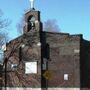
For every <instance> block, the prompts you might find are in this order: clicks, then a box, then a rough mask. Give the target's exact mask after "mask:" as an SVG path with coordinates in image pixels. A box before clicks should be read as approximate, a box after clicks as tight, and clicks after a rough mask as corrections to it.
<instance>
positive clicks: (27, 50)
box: [3, 32, 41, 88]
mask: <svg viewBox="0 0 90 90" xmlns="http://www.w3.org/2000/svg"><path fill="white" fill-rule="evenodd" d="M38 42H40V38H39V33H38V32H33V33H32V32H29V33H27V34H24V35H22V36H20V37H18V38H17V39H15V40H13V41H11V42H10V43H9V44H7V50H6V52H5V58H7V73H6V75H7V77H6V78H5V77H3V78H4V82H3V83H4V86H5V84H6V86H7V87H31V88H40V87H41V59H40V58H41V53H40V52H41V48H40V47H39V46H38V45H37V44H38ZM26 62H37V64H38V65H37V68H38V71H37V72H38V73H37V74H25V63H26ZM12 64H17V65H18V66H17V69H13V68H11V66H12ZM3 76H4V75H3Z"/></svg>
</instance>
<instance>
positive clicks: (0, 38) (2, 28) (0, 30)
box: [0, 9, 10, 62]
mask: <svg viewBox="0 0 90 90" xmlns="http://www.w3.org/2000/svg"><path fill="white" fill-rule="evenodd" d="M3 16H4V15H3V12H2V10H1V9H0V62H1V61H2V57H3V50H2V46H3V45H5V44H6V42H7V41H8V34H7V32H6V30H7V27H8V26H9V24H10V22H9V20H8V19H3V18H4V17H3Z"/></svg>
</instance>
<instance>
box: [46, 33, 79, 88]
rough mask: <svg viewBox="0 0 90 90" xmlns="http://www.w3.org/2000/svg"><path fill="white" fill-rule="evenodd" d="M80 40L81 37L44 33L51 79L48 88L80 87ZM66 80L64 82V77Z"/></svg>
mask: <svg viewBox="0 0 90 90" xmlns="http://www.w3.org/2000/svg"><path fill="white" fill-rule="evenodd" d="M80 40H81V35H69V34H62V33H57V34H55V33H46V42H47V43H48V44H49V48H50V50H49V51H50V56H49V60H48V70H49V72H50V73H51V77H50V79H49V80H48V87H57V88H59V87H61V88H79V87H80ZM65 74H67V75H68V80H64V75H65Z"/></svg>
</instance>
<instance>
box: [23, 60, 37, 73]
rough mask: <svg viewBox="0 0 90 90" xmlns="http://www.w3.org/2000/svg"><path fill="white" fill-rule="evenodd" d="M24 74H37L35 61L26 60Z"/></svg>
mask: <svg viewBox="0 0 90 90" xmlns="http://www.w3.org/2000/svg"><path fill="white" fill-rule="evenodd" d="M25 74H37V62H26V63H25Z"/></svg>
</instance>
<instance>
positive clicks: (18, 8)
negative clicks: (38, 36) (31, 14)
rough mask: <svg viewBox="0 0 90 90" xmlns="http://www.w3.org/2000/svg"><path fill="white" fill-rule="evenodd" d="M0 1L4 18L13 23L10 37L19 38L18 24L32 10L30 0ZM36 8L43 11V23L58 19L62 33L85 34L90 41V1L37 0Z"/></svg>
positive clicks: (10, 28) (85, 37)
mask: <svg viewBox="0 0 90 90" xmlns="http://www.w3.org/2000/svg"><path fill="white" fill-rule="evenodd" d="M0 1H1V2H0V8H1V9H2V11H3V12H4V17H6V18H9V19H10V20H11V21H12V23H11V25H10V27H9V36H10V37H11V38H12V39H13V38H15V37H17V36H18V33H17V30H16V24H17V23H19V22H20V19H21V18H22V16H23V15H24V13H25V10H27V9H29V8H30V3H29V0H0ZM35 8H36V10H40V11H41V20H42V22H44V21H46V20H48V19H56V20H57V23H58V25H59V27H60V29H61V32H65V33H70V34H83V37H84V39H87V40H90V0H35Z"/></svg>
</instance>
